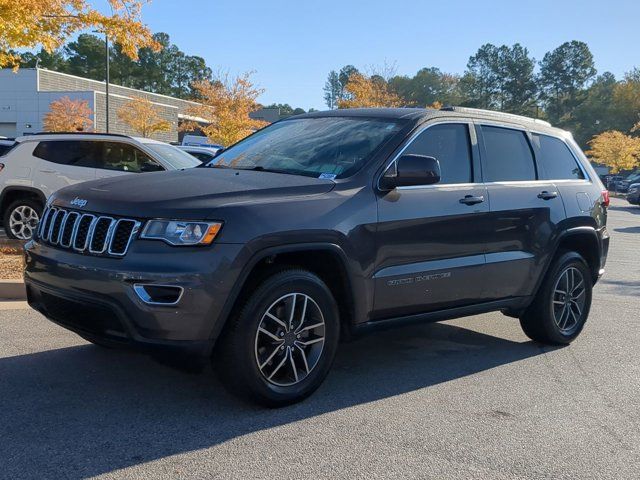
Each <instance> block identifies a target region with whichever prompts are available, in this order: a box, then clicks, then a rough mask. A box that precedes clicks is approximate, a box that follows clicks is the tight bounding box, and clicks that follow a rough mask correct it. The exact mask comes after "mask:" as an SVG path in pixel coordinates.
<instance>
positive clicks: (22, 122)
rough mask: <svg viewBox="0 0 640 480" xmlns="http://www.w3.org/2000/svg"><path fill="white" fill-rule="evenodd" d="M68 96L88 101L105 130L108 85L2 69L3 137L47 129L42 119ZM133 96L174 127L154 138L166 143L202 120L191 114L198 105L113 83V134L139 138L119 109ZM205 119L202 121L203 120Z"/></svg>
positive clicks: (0, 123)
mask: <svg viewBox="0 0 640 480" xmlns="http://www.w3.org/2000/svg"><path fill="white" fill-rule="evenodd" d="M65 96H68V97H69V98H71V99H72V100H77V99H80V100H86V101H87V102H88V103H89V107H90V108H91V110H92V112H93V116H92V120H93V128H94V130H96V131H102V132H103V131H105V127H106V121H105V117H106V101H105V97H106V95H105V82H98V81H96V80H90V79H87V78H82V77H76V76H73V75H67V74H65V73H59V72H54V71H51V70H46V69H41V68H21V69H20V70H18V71H17V72H13V71H12V70H11V69H0V136H5V137H17V136H20V135H28V134H31V133H36V132H41V131H42V130H43V127H42V120H43V117H44V115H45V114H46V113H47V112H48V111H49V105H50V104H51V102H53V101H54V100H57V99H59V98H62V97H65ZM133 97H145V98H148V99H149V100H150V101H151V102H152V103H153V104H154V105H155V106H156V108H157V110H158V112H159V114H160V116H162V117H163V118H164V119H165V120H168V121H169V123H170V124H171V130H170V131H169V132H162V133H158V134H156V135H154V138H157V139H158V140H163V141H166V142H171V141H177V140H178V125H179V123H180V122H181V121H182V120H187V119H189V120H198V119H194V118H191V117H189V116H188V115H187V113H186V112H187V110H188V108H189V106H191V105H196V103H194V102H189V101H187V100H181V99H178V98H174V97H169V96H167V95H159V94H156V93H148V92H144V91H141V90H135V89H132V88H126V87H121V86H119V85H114V84H109V131H110V132H111V133H123V134H126V135H137V132H134V131H132V130H131V129H130V128H129V127H128V126H127V125H125V124H123V123H122V122H121V121H120V119H119V118H118V113H117V112H118V109H119V108H120V107H121V106H122V105H124V104H125V103H127V102H128V101H129V100H131V99H132V98H133ZM200 120H201V119H200Z"/></svg>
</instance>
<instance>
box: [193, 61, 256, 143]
mask: <svg viewBox="0 0 640 480" xmlns="http://www.w3.org/2000/svg"><path fill="white" fill-rule="evenodd" d="M251 75H252V72H248V73H245V74H244V75H242V76H238V77H234V78H229V76H228V75H225V76H223V77H221V78H218V79H216V80H214V81H209V80H200V81H197V82H195V83H194V85H193V86H194V88H195V90H196V91H197V92H198V95H199V98H200V102H201V104H199V105H194V106H192V107H191V108H189V109H188V110H187V114H188V115H190V116H193V117H199V118H201V119H203V120H204V121H206V122H208V125H204V126H202V125H199V124H194V123H193V122H187V123H186V124H185V125H183V129H185V130H187V129H193V128H194V127H196V128H200V129H201V130H202V131H203V132H204V134H205V135H206V136H207V137H209V138H210V139H211V140H212V141H213V142H214V143H219V144H222V145H225V146H229V145H232V144H234V143H236V142H238V141H239V140H242V139H243V138H244V137H246V136H247V135H249V134H251V133H252V132H253V131H255V130H257V129H259V128H262V127H263V126H266V122H263V121H261V120H254V119H252V118H251V117H249V114H250V113H251V112H253V111H255V110H257V109H258V104H257V102H256V99H257V98H258V96H259V95H261V94H262V93H263V92H264V90H262V89H260V88H256V87H255V86H254V84H253V82H252V81H251Z"/></svg>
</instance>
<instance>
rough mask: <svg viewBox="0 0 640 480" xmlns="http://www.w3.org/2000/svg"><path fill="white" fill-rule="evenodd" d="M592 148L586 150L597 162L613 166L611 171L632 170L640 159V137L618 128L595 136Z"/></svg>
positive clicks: (591, 144)
mask: <svg viewBox="0 0 640 480" xmlns="http://www.w3.org/2000/svg"><path fill="white" fill-rule="evenodd" d="M589 146H590V147H591V149H590V150H589V151H587V152H585V153H586V154H587V155H589V156H590V157H592V158H593V159H594V160H595V161H596V162H598V163H601V164H602V165H606V166H608V167H610V168H611V173H618V172H619V171H620V170H632V169H634V168H635V167H637V166H638V164H639V160H640V138H635V137H630V136H629V135H625V134H624V133H622V132H619V131H617V130H610V131H608V132H604V133H601V134H599V135H596V136H595V137H593V139H592V140H591V141H590V142H589Z"/></svg>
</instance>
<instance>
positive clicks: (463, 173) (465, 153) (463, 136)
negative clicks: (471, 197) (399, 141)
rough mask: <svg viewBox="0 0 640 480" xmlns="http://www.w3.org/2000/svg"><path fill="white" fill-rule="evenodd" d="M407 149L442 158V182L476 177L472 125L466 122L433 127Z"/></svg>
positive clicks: (460, 181) (462, 180)
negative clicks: (471, 143)
mask: <svg viewBox="0 0 640 480" xmlns="http://www.w3.org/2000/svg"><path fill="white" fill-rule="evenodd" d="M403 153H405V154H415V155H426V156H429V157H435V158H436V159H437V160H438V162H440V182H439V184H452V183H469V182H471V181H473V172H472V169H471V145H470V141H469V127H468V126H467V125H465V124H461V123H448V124H441V125H434V126H433V127H429V128H427V129H426V130H425V131H424V132H422V133H421V134H420V135H418V137H416V139H415V140H414V141H413V142H411V144H410V145H409V146H408V147H407V149H406V150H405V151H404V152H403Z"/></svg>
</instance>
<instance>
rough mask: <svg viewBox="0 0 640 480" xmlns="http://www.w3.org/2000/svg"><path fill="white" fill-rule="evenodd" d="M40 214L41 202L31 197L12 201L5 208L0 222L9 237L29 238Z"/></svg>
mask: <svg viewBox="0 0 640 480" xmlns="http://www.w3.org/2000/svg"><path fill="white" fill-rule="evenodd" d="M41 215H42V204H41V203H40V202H38V201H37V200H33V199H31V198H23V199H20V200H16V201H14V202H12V203H11V204H10V205H9V207H8V208H7V209H6V210H5V212H4V215H3V219H2V224H3V225H4V229H5V232H6V233H7V236H8V237H9V238H14V239H18V240H31V238H32V237H33V234H34V233H35V231H36V228H38V222H39V221H40V217H41Z"/></svg>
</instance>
